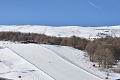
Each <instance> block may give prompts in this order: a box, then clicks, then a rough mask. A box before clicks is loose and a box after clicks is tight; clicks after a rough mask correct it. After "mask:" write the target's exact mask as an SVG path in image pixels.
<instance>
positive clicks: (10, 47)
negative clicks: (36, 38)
mask: <svg viewBox="0 0 120 80" xmlns="http://www.w3.org/2000/svg"><path fill="white" fill-rule="evenodd" d="M1 45H4V46H5V47H4V48H1V53H0V54H1V60H2V62H1V63H2V64H3V66H6V68H4V67H1V68H0V69H1V73H3V74H1V75H0V77H5V78H9V79H13V80H20V78H18V76H19V75H20V76H22V78H21V79H27V80H28V79H29V80H33V79H35V80H44V79H45V80H53V79H55V80H79V79H84V80H88V78H89V79H90V80H93V79H95V80H102V79H104V78H105V77H106V72H104V71H100V70H99V69H98V68H97V64H96V63H92V62H89V59H88V58H87V57H85V53H84V52H82V51H81V50H77V49H74V48H71V47H66V46H56V45H54V46H53V45H38V44H15V43H11V42H1ZM3 55H4V56H3ZM11 55H12V57H11ZM8 57H9V58H8ZM4 61H5V63H4ZM21 61H22V62H21ZM5 64H8V65H5ZM93 64H96V68H95V67H93V66H92V65H93ZM109 74H110V76H109V78H110V80H115V79H117V78H119V74H116V73H113V72H111V73H109ZM42 75H43V76H42ZM31 77H32V78H31Z"/></svg>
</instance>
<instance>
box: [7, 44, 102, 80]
mask: <svg viewBox="0 0 120 80" xmlns="http://www.w3.org/2000/svg"><path fill="white" fill-rule="evenodd" d="M7 47H9V48H10V49H12V50H13V51H15V52H16V53H18V54H19V55H20V56H22V57H23V58H25V59H26V60H28V61H29V62H31V63H32V64H34V65H35V66H37V67H38V68H39V69H41V70H43V71H44V72H45V73H47V74H48V75H50V76H52V77H53V78H54V79H55V80H81V79H82V80H88V79H89V80H101V79H100V78H98V77H96V76H94V75H92V74H90V73H88V72H86V71H84V70H82V69H80V68H78V67H76V66H74V65H72V64H71V63H69V62H67V61H66V60H64V59H62V58H61V57H59V56H58V55H56V54H55V53H54V52H52V51H51V50H49V49H47V48H44V47H42V46H40V45H35V44H27V45H25V44H9V45H7Z"/></svg>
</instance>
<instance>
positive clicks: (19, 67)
mask: <svg viewBox="0 0 120 80" xmlns="http://www.w3.org/2000/svg"><path fill="white" fill-rule="evenodd" d="M0 60H1V62H0V77H3V78H8V79H12V80H54V79H53V78H51V77H50V76H49V75H47V74H46V73H44V72H43V71H41V70H40V69H38V68H36V67H35V66H34V65H32V64H30V63H29V62H27V61H26V60H25V59H23V58H21V57H20V56H18V55H17V54H16V53H14V52H13V51H11V50H10V49H8V48H6V47H5V46H2V45H1V46H0ZM19 76H21V78H19Z"/></svg>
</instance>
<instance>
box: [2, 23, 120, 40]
mask: <svg viewBox="0 0 120 80" xmlns="http://www.w3.org/2000/svg"><path fill="white" fill-rule="evenodd" d="M0 31H13V32H26V33H29V32H30V33H41V34H46V35H49V36H56V37H70V36H73V35H75V36H79V37H83V38H86V39H93V38H101V37H105V36H113V37H115V36H116V37H119V36H120V26H109V27H108V26H103V27H81V26H61V27H51V26H38V25H21V26H20V25H19V26H16V25H12V26H5V25H1V26H0Z"/></svg>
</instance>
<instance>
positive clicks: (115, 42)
mask: <svg viewBox="0 0 120 80" xmlns="http://www.w3.org/2000/svg"><path fill="white" fill-rule="evenodd" d="M85 50H86V51H87V52H88V54H89V56H90V60H91V61H95V62H98V63H99V67H100V66H103V67H104V68H111V67H112V65H114V64H115V63H116V62H117V61H118V60H120V38H117V37H115V38H113V37H106V38H100V39H95V40H94V41H91V42H89V43H88V45H87V46H86V48H85Z"/></svg>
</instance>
